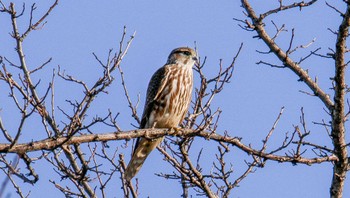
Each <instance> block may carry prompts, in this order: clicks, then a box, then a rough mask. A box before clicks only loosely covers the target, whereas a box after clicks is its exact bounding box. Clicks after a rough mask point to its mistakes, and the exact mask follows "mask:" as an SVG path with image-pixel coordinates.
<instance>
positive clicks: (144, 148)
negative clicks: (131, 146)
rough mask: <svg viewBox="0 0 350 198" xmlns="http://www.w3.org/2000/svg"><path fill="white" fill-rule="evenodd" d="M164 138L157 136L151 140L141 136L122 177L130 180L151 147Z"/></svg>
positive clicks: (153, 147)
mask: <svg viewBox="0 0 350 198" xmlns="http://www.w3.org/2000/svg"><path fill="white" fill-rule="evenodd" d="M163 139H164V138H163V137H162V138H157V139H153V140H148V139H145V138H141V139H140V141H139V144H138V146H137V147H136V148H135V152H134V154H133V156H132V158H131V160H130V162H129V164H128V166H127V167H126V170H125V173H124V177H125V180H126V181H130V180H131V179H132V178H133V177H134V176H135V175H136V174H137V173H138V172H139V170H140V169H141V167H142V165H143V163H144V162H145V160H146V158H147V156H148V155H149V154H150V153H151V151H152V150H153V149H155V148H156V147H157V145H158V144H159V143H160V142H161V141H162V140H163Z"/></svg>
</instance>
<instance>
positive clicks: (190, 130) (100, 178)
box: [0, 0, 350, 197]
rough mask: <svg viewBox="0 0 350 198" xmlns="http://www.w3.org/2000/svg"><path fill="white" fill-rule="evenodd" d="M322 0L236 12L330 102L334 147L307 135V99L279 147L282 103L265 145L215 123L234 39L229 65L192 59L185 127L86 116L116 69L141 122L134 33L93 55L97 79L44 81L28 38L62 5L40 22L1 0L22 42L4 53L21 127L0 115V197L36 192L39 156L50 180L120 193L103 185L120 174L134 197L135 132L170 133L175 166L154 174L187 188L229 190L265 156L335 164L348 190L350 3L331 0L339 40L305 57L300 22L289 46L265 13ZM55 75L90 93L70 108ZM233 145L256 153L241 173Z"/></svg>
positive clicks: (69, 189) (87, 192)
mask: <svg viewBox="0 0 350 198" xmlns="http://www.w3.org/2000/svg"><path fill="white" fill-rule="evenodd" d="M316 1H317V0H311V1H308V2H304V1H301V2H293V3H291V4H285V3H284V2H283V1H282V0H278V3H279V5H278V6H277V7H276V8H273V9H271V10H268V11H266V12H263V13H259V14H257V13H256V11H255V8H254V6H253V5H251V4H250V3H249V1H248V0H242V1H241V3H242V7H243V10H244V14H245V16H244V17H245V18H243V19H241V18H237V19H235V20H236V21H238V24H239V25H240V26H241V27H242V29H243V30H245V31H248V32H252V33H254V34H255V36H254V37H255V38H259V41H258V42H263V43H265V44H266V46H267V47H268V49H269V51H268V52H261V51H258V54H262V55H263V56H265V55H267V56H275V57H277V58H278V59H279V62H274V63H269V62H266V61H263V60H261V61H259V62H258V64H263V65H267V66H270V67H273V68H283V69H287V70H290V71H291V72H293V73H294V74H296V75H297V76H298V78H300V80H299V81H301V82H303V83H305V84H306V85H307V86H308V87H309V89H310V91H309V92H305V93H306V94H308V95H311V96H312V97H314V98H315V100H320V101H322V103H323V105H324V110H325V111H327V113H328V115H329V117H328V118H325V120H329V121H330V122H327V121H323V122H322V123H314V124H318V125H321V126H323V127H324V129H325V131H326V132H327V133H328V135H329V137H330V138H329V141H330V142H331V144H332V145H333V148H328V147H326V146H324V145H323V144H322V145H319V144H317V143H314V142H309V141H306V137H308V136H309V135H310V134H311V131H309V130H308V128H307V124H308V123H307V121H306V119H305V115H304V111H303V108H302V109H301V113H300V123H298V124H296V125H295V127H294V132H293V133H292V134H291V135H286V136H285V137H284V141H283V142H281V143H280V146H279V147H278V148H274V149H271V148H270V147H269V144H268V143H269V140H270V137H271V136H272V135H273V133H274V130H275V128H276V126H277V125H278V122H279V120H280V118H281V116H282V115H283V111H284V108H281V110H280V112H279V114H278V115H277V116H276V120H275V122H274V123H272V126H271V130H269V131H267V133H266V136H265V137H264V138H263V140H262V141H263V145H262V146H261V147H259V146H254V145H250V144H249V145H246V144H244V143H243V142H242V141H241V138H240V137H231V136H229V134H230V133H228V132H226V131H225V132H222V131H218V130H217V128H218V126H219V125H220V114H221V110H220V109H216V108H213V107H212V104H213V103H215V96H216V95H218V94H220V93H221V92H222V90H223V89H224V88H225V85H226V84H227V83H229V82H230V80H231V78H232V75H233V70H234V67H235V63H236V60H237V58H239V54H240V52H241V50H242V48H243V44H241V45H240V46H237V53H236V54H235V55H234V57H233V60H232V62H231V64H229V65H228V66H224V65H223V63H222V61H220V62H219V64H218V67H217V74H216V75H214V76H210V75H208V74H206V73H205V72H204V69H203V68H204V67H205V65H206V58H203V57H202V59H201V64H200V65H199V66H197V67H196V68H194V69H195V71H196V72H197V74H198V75H199V77H200V85H199V86H198V87H196V88H195V96H194V98H193V101H192V105H191V110H190V112H189V114H188V116H187V118H186V119H185V121H184V123H183V124H182V130H180V131H173V130H169V129H137V126H135V129H134V130H123V129H121V127H119V125H118V116H119V113H116V112H112V111H108V112H107V113H106V115H104V116H94V117H93V118H92V119H90V120H89V119H88V118H89V117H88V115H89V110H90V108H91V107H92V106H94V105H96V104H95V98H96V97H97V96H100V95H103V94H106V93H107V92H108V87H109V86H110V85H111V84H112V83H113V82H114V81H115V79H116V78H118V79H119V80H120V81H121V86H122V88H123V90H124V96H125V99H126V101H127V102H128V104H129V108H130V115H131V117H132V118H133V119H134V121H135V122H137V123H140V119H139V117H138V112H137V110H138V108H137V107H138V101H139V99H138V100H137V102H136V103H134V102H133V100H134V99H133V98H131V97H130V95H129V93H128V88H127V87H128V85H127V83H126V81H125V78H126V77H127V76H126V75H124V72H123V70H122V67H121V65H122V64H121V63H122V61H123V58H124V57H125V55H126V54H127V52H128V49H129V47H130V46H131V43H132V41H133V38H134V36H135V35H134V34H131V35H130V37H129V38H128V33H127V31H126V28H124V32H123V33H122V36H121V39H120V42H119V44H118V45H117V50H115V51H114V50H109V53H108V54H107V59H106V60H104V61H103V60H101V59H100V58H99V57H98V56H97V55H96V54H93V55H94V57H95V59H96V63H97V64H98V65H99V67H98V68H97V69H96V71H98V70H102V72H100V75H99V76H98V77H97V78H96V79H95V81H94V82H93V83H86V82H84V81H83V80H80V79H77V78H76V77H74V76H72V75H69V74H67V73H66V72H65V71H64V70H62V69H61V68H60V67H57V68H56V69H53V70H52V74H51V79H50V80H49V81H48V82H44V80H43V81H41V79H42V78H41V77H43V76H44V75H45V74H44V72H43V69H44V68H46V67H49V65H50V62H51V58H50V59H49V60H47V61H45V62H43V63H42V64H41V65H39V66H37V67H33V66H30V65H28V64H27V56H26V55H25V49H24V47H23V42H24V40H25V39H26V38H27V36H28V35H29V34H32V33H34V31H35V30H37V29H40V28H43V26H44V25H45V23H46V20H48V17H49V14H50V13H52V12H54V10H55V9H56V7H57V4H58V0H56V1H55V2H54V3H53V4H52V5H51V7H49V8H48V9H47V11H46V12H45V13H44V14H43V15H42V16H41V17H39V19H38V20H37V21H35V20H34V18H36V17H34V15H35V10H36V5H35V4H33V5H31V6H30V7H28V5H26V4H23V6H15V5H14V3H10V4H7V3H4V2H2V1H0V5H1V7H0V11H1V16H7V17H8V18H9V20H11V26H12V27H11V28H12V32H11V37H12V39H13V40H14V41H15V50H16V55H17V58H16V60H10V59H9V58H7V57H5V56H3V55H1V54H0V64H1V69H0V84H1V87H6V91H7V93H2V94H9V97H8V101H7V102H8V103H11V104H12V105H11V106H6V107H5V106H2V107H1V108H12V110H11V111H12V112H11V115H13V116H14V115H15V119H16V121H15V122H14V123H16V125H15V127H8V124H9V123H6V122H4V121H3V119H2V117H0V130H1V142H0V170H2V174H1V175H5V176H6V177H5V179H4V181H3V183H2V187H1V190H0V196H2V193H3V190H4V189H5V188H6V187H7V188H13V189H14V190H15V191H16V193H17V194H18V196H20V197H27V196H29V195H30V192H24V191H23V190H22V188H21V184H22V183H23V182H24V183H29V184H32V185H36V183H37V181H38V179H39V176H40V174H39V173H38V172H40V171H38V170H37V167H36V166H35V162H39V161H45V163H47V164H49V165H50V166H51V168H52V169H54V171H55V172H56V174H57V175H56V176H53V177H52V178H50V182H51V183H52V185H54V186H55V187H56V188H57V189H58V190H59V191H60V192H62V193H63V194H64V195H65V196H67V197H109V196H113V195H109V194H108V193H107V190H106V189H108V188H113V189H115V188H116V187H115V181H116V180H118V181H119V183H118V185H119V187H121V191H122V194H123V195H124V196H125V197H137V196H138V193H139V192H138V186H139V185H140V184H139V181H138V180H136V183H127V182H126V181H125V180H124V175H123V173H124V170H125V161H124V153H125V151H126V150H125V148H127V147H130V141H129V140H130V139H134V138H137V137H147V138H157V137H161V136H167V138H166V141H165V143H164V144H162V145H161V146H158V151H159V152H160V153H161V154H162V155H164V159H165V161H166V162H167V163H169V164H170V165H171V167H172V170H171V171H169V172H164V173H158V174H157V175H158V176H159V177H164V178H166V179H172V180H177V181H179V182H180V184H181V187H182V192H181V195H182V196H183V197H190V196H191V195H194V194H195V195H201V196H207V197H229V196H230V194H231V193H232V190H233V189H235V187H237V186H238V185H239V184H240V183H241V181H242V180H244V179H245V178H246V177H247V176H248V175H249V174H250V173H252V172H253V171H255V170H256V169H258V168H263V167H264V166H265V164H266V162H267V161H276V162H283V163H293V164H307V165H313V164H319V163H332V165H333V178H332V182H331V187H330V197H342V192H343V189H344V182H345V179H346V173H347V172H348V171H349V170H350V165H349V156H348V153H347V148H348V147H349V146H350V143H347V142H346V139H345V134H346V130H345V122H346V121H347V119H348V116H349V115H350V111H349V102H347V106H348V107H346V101H347V99H346V94H347V93H348V87H347V85H346V78H345V71H346V66H347V64H348V62H347V61H346V57H345V55H346V53H347V52H348V49H347V48H346V39H347V37H348V34H349V33H348V28H349V26H350V5H349V2H347V1H344V3H343V4H344V5H345V6H344V7H346V11H345V12H342V11H341V9H339V8H336V7H334V6H332V5H331V4H328V3H327V4H326V5H327V6H328V7H329V8H330V9H333V10H334V11H335V12H337V13H339V14H340V17H341V18H342V22H341V23H340V24H339V28H338V29H337V30H329V31H331V32H332V33H333V34H335V35H336V41H335V46H334V47H330V48H329V53H327V54H320V53H319V52H318V51H319V48H317V49H315V50H312V51H311V52H310V53H308V54H306V55H304V56H303V57H302V58H301V59H300V60H299V61H295V60H293V55H292V54H293V53H294V52H296V51H297V50H299V49H300V48H307V47H309V46H310V44H312V43H313V41H311V42H310V44H307V45H295V44H294V30H292V31H291V38H290V40H289V43H288V48H287V49H283V48H282V47H280V45H281V44H280V43H278V42H277V39H276V38H278V37H279V36H280V35H281V34H283V33H284V32H285V25H281V26H278V25H277V24H276V23H274V22H273V21H272V22H271V23H270V22H266V19H267V18H268V17H271V16H273V15H280V14H283V13H284V11H286V10H293V9H300V10H303V9H307V8H308V7H309V6H313V4H314V3H315V2H316ZM26 9H29V12H26ZM28 13H29V14H28ZM21 17H22V18H28V26H27V27H19V26H18V23H17V20H18V19H19V18H21ZM270 27H272V28H274V29H275V32H274V34H272V35H271V34H268V32H267V30H266V28H270ZM20 30H23V31H20ZM314 57H318V58H320V57H321V58H325V59H331V60H333V62H334V68H335V74H334V76H331V82H332V83H331V84H332V87H331V89H330V91H328V92H332V93H327V92H326V91H325V89H324V88H322V87H320V86H319V85H318V83H317V80H316V78H315V79H314V78H313V77H312V76H310V75H309V73H308V71H307V70H305V69H303V67H302V66H303V64H304V61H305V60H307V59H312V58H314ZM38 76H39V78H38ZM58 79H59V80H60V81H59V80H58ZM57 82H61V83H67V84H68V85H69V86H72V87H73V86H74V87H79V89H80V90H82V92H83V94H82V95H81V96H80V97H79V95H77V96H74V97H75V98H73V99H66V100H65V102H66V103H67V104H69V106H70V109H67V108H62V107H60V105H57V104H56V102H57V101H56V93H55V85H56V83H57ZM45 83H46V84H47V85H45ZM331 96H333V98H332V97H331ZM33 120H34V121H35V122H36V125H37V126H36V128H37V131H29V130H30V129H29V128H28V126H27V125H26V123H28V122H32V121H33ZM329 123H330V124H329ZM11 125H13V123H12V124H11ZM100 128H103V129H106V131H107V132H106V131H101V130H98V129H100ZM26 133H35V134H36V135H35V136H32V138H33V139H31V140H30V139H29V140H27V142H25V143H19V141H18V140H19V138H20V137H22V136H23V134H26ZM34 138H35V139H34ZM198 140H204V141H208V142H209V144H210V146H212V147H213V148H215V149H216V150H217V151H216V154H215V156H212V157H213V161H212V162H211V165H212V169H210V170H208V169H206V168H204V166H203V162H202V160H201V159H202V152H203V151H202V150H200V151H199V152H194V151H193V150H191V149H192V145H193V144H194V143H195V142H196V141H198ZM232 147H235V148H238V150H239V151H241V152H243V153H246V154H248V155H249V157H250V160H247V161H246V162H245V163H246V169H245V171H243V172H242V173H239V174H237V173H235V171H234V169H233V165H232V163H231V161H230V159H228V157H227V156H228V155H229V154H230V153H232V152H233V151H232ZM306 149H310V150H312V151H313V156H311V157H310V155H305V150H306ZM193 153H196V154H193ZM310 168H312V166H311V167H310ZM233 173H235V174H233ZM1 178H3V177H1ZM96 181H97V182H96ZM112 183H113V184H112ZM141 184H142V183H141Z"/></svg>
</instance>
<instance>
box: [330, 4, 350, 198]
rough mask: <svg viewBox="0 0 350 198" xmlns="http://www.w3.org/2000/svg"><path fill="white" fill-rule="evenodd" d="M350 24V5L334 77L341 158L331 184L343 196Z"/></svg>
mask: <svg viewBox="0 0 350 198" xmlns="http://www.w3.org/2000/svg"><path fill="white" fill-rule="evenodd" d="M349 26H350V5H349V4H348V5H347V10H346V13H345V15H344V16H343V21H342V23H341V24H340V26H339V31H338V37H337V42H336V53H335V56H334V58H335V77H334V82H335V86H334V103H335V104H334V110H333V111H332V133H331V136H332V140H333V145H334V154H335V155H336V156H338V158H339V160H338V161H337V162H336V163H335V164H334V169H333V179H332V186H331V190H330V193H331V197H342V194H343V193H342V192H343V188H344V182H345V177H346V172H347V170H348V154H347V147H346V142H345V126H344V122H345V94H346V93H345V89H346V82H345V71H346V63H345V53H346V38H347V37H348V33H349Z"/></svg>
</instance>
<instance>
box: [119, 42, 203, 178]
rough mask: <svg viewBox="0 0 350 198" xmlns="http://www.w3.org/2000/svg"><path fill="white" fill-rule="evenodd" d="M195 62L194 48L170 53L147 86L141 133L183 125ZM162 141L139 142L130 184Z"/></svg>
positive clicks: (128, 171)
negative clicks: (148, 129)
mask: <svg viewBox="0 0 350 198" xmlns="http://www.w3.org/2000/svg"><path fill="white" fill-rule="evenodd" d="M196 62H197V56H196V52H195V51H194V50H193V49H191V48H187V47H180V48H176V49H174V50H173V51H172V52H171V53H170V55H169V57H168V61H167V63H166V64H165V65H164V66H163V67H161V68H159V69H158V70H157V71H156V72H155V73H154V74H153V76H152V78H151V80H150V82H149V84H148V89H147V96H146V103H145V108H144V110H143V115H142V120H141V125H140V128H141V129H145V128H176V127H178V125H179V124H180V123H181V122H182V121H183V119H184V117H185V115H186V113H187V111H188V107H189V105H190V102H191V96H192V87H193V72H192V67H193V65H194V64H195V63H196ZM163 139H164V138H157V139H152V140H150V139H146V138H138V139H137V142H136V146H135V149H134V153H133V156H132V158H131V160H130V162H129V164H128V166H127V168H126V170H125V179H126V180H127V181H130V180H131V179H132V178H133V177H134V176H135V175H136V174H137V172H138V171H139V170H140V168H141V166H142V164H143V163H144V161H145V160H146V158H147V156H148V155H149V154H150V153H151V151H152V150H153V149H154V148H155V147H156V146H157V145H158V144H159V143H160V142H162V140H163Z"/></svg>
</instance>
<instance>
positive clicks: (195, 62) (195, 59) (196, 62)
mask: <svg viewBox="0 0 350 198" xmlns="http://www.w3.org/2000/svg"><path fill="white" fill-rule="evenodd" d="M192 60H194V64H195V65H197V66H199V61H198V58H197V57H196V56H195V57H193V58H192Z"/></svg>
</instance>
